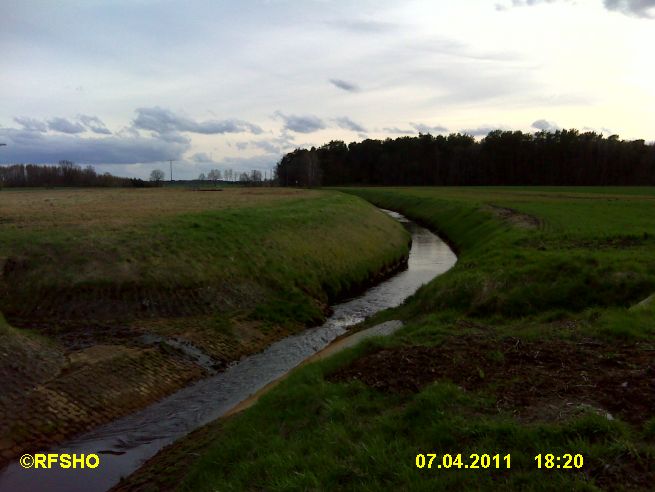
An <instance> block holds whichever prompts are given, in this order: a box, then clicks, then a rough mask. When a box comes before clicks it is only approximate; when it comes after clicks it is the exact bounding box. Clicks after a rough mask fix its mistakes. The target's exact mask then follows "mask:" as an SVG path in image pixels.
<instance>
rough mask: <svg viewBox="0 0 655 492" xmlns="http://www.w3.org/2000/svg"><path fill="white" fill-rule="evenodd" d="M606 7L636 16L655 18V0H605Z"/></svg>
mask: <svg viewBox="0 0 655 492" xmlns="http://www.w3.org/2000/svg"><path fill="white" fill-rule="evenodd" d="M604 3H605V8H607V9H608V10H615V11H618V12H622V13H624V14H628V15H634V16H636V17H645V18H648V19H653V18H655V0H604Z"/></svg>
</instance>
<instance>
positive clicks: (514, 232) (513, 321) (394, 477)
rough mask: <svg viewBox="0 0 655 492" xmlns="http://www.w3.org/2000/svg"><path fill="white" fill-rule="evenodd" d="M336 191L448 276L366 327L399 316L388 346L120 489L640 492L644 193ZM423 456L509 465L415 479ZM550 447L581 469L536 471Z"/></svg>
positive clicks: (648, 422)
mask: <svg viewBox="0 0 655 492" xmlns="http://www.w3.org/2000/svg"><path fill="white" fill-rule="evenodd" d="M344 191H346V192H348V193H352V194H356V195H358V196H361V197H364V198H366V199H367V200H369V201H371V202H372V203H374V204H376V205H379V206H382V207H385V208H390V209H394V210H398V211H401V212H403V213H404V214H406V215H407V216H409V217H411V218H413V219H416V220H418V221H420V222H423V223H424V224H426V225H428V226H430V227H432V228H433V229H435V230H438V231H440V232H441V233H442V234H444V235H445V236H447V237H448V239H449V240H450V241H451V242H452V243H453V245H454V246H455V247H456V249H457V251H458V253H459V261H458V263H457V265H456V266H455V267H454V268H453V269H452V270H451V271H450V272H448V273H447V274H445V275H443V276H442V277H439V278H437V279H436V280H434V281H433V282H431V283H430V284H428V285H426V286H424V287H423V288H421V289H420V290H419V292H418V293H417V294H416V295H415V296H413V297H412V298H411V299H410V300H409V302H407V303H406V304H405V305H403V306H401V307H400V308H397V309H396V310H392V311H390V312H385V313H383V314H382V315H380V316H379V317H378V320H384V319H393V318H396V319H397V318H400V319H404V320H405V322H406V327H405V328H404V329H402V330H401V331H399V332H398V333H397V334H396V335H394V336H392V337H391V338H388V339H378V340H374V341H370V342H367V343H364V344H362V345H360V346H358V347H356V348H354V349H351V350H348V351H346V352H343V353H341V354H339V355H337V356H335V357H332V358H331V359H328V360H326V361H324V362H320V363H316V364H312V365H310V366H308V367H306V368H303V369H301V370H299V371H297V372H296V373H294V374H293V375H292V376H291V377H290V378H289V379H287V380H286V381H284V382H283V383H281V384H280V385H279V386H278V387H277V388H276V389H274V390H273V391H271V392H270V393H269V394H267V395H265V396H264V397H263V398H262V399H261V400H260V401H259V403H258V404H256V405H255V406H254V407H252V408H250V409H248V410H246V411H244V412H243V413H242V414H240V415H237V416H235V417H232V418H230V419H228V420H225V421H217V422H216V423H215V424H213V425H211V426H208V427H206V428H204V429H202V430H200V431H198V432H196V433H195V434H194V435H192V436H191V438H190V439H189V440H187V441H186V442H182V443H181V444H180V445H178V446H175V447H173V449H172V450H170V451H168V453H164V455H163V456H162V457H160V459H159V461H157V460H156V461H155V462H154V464H153V466H152V467H150V468H146V469H145V470H143V471H142V472H141V473H140V474H139V475H137V477H136V478H134V479H133V480H134V481H133V482H132V484H133V485H134V486H135V487H137V488H138V487H141V486H143V487H144V488H146V489H147V487H148V486H150V487H153V486H158V487H168V488H175V489H181V490H194V491H196V490H215V489H220V490H248V489H263V488H265V489H267V490H295V489H322V490H335V489H338V490H343V489H347V490H352V489H357V490H360V489H361V490H497V489H512V490H519V489H520V490H565V489H566V490H599V489H612V490H621V489H626V490H627V489H631V490H633V489H638V490H649V489H651V488H652V484H653V481H654V480H655V440H654V436H655V433H654V430H655V392H654V391H653V389H654V387H653V384H654V381H655V373H654V371H653V368H652V353H653V350H654V349H655V344H653V334H654V333H653V331H654V330H655V326H654V325H653V320H654V319H655V302H653V300H652V297H651V298H650V300H649V301H644V302H641V304H640V301H643V300H644V299H647V298H649V296H650V295H651V294H652V293H653V292H654V291H655V260H654V259H655V213H653V212H654V211H655V190H653V189H652V188H650V189H649V188H644V189H619V188H614V189H575V188H556V189H543V188H540V189H532V188H477V189H475V188H466V189H463V188H449V189H440V188H406V189H392V188H378V189H364V188H362V189H345V190H344ZM194 439H198V440H200V441H202V447H201V449H200V450H199V449H197V448H196V449H194V453H200V457H199V458H194V457H193V456H195V454H194V455H193V456H191V455H189V454H186V455H184V454H180V452H179V450H180V449H182V450H183V449H185V447H186V448H187V449H188V447H193V440H194ZM176 450H177V451H176ZM176 452H177V454H176ZM427 453H436V454H438V455H443V454H445V453H449V454H452V455H453V456H455V455H457V454H459V453H461V454H462V455H463V457H464V463H468V462H469V461H470V460H469V459H468V457H469V456H470V454H472V453H477V454H489V455H492V456H493V455H495V454H497V453H498V454H500V455H501V456H505V455H506V454H510V455H511V469H509V470H507V469H492V468H489V469H476V470H473V469H465V468H457V467H453V468H450V469H427V468H424V469H417V467H416V455H417V454H427ZM565 453H571V454H573V455H576V454H581V455H582V456H583V459H584V465H583V466H582V468H579V469H578V468H573V469H561V468H560V469H557V468H553V469H538V468H537V462H536V461H535V457H536V456H537V455H539V454H542V455H545V454H553V455H558V456H563V455H564V454H565ZM167 455H168V456H169V457H173V459H178V460H180V462H179V464H178V467H177V469H175V468H172V469H168V470H165V469H164V468H163V467H160V468H157V463H162V462H166V459H167ZM560 464H561V463H560ZM125 487H126V488H129V487H130V482H127V483H126V484H125Z"/></svg>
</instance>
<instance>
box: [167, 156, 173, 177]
mask: <svg viewBox="0 0 655 492" xmlns="http://www.w3.org/2000/svg"><path fill="white" fill-rule="evenodd" d="M168 162H170V163H171V183H172V182H173V160H172V159H171V160H169V161H168Z"/></svg>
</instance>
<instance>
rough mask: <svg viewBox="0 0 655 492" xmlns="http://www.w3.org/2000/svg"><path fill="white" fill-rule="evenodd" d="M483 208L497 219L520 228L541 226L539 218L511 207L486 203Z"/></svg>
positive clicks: (537, 227)
mask: <svg viewBox="0 0 655 492" xmlns="http://www.w3.org/2000/svg"><path fill="white" fill-rule="evenodd" d="M484 209H485V210H487V211H489V212H491V213H492V214H493V215H495V216H496V217H498V218H499V219H502V220H503V221H505V222H508V223H509V224H511V225H513V226H515V227H519V228H521V229H539V228H540V227H541V220H539V219H538V218H536V217H534V216H532V215H528V214H524V213H522V212H519V211H517V210H514V209H511V208H506V207H499V206H497V205H486V206H485V207H484Z"/></svg>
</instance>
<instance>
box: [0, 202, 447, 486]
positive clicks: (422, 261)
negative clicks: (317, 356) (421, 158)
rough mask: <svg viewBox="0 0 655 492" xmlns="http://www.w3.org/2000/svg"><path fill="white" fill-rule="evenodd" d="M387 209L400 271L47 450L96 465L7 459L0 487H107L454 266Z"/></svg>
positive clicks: (419, 230) (441, 246) (443, 251)
mask: <svg viewBox="0 0 655 492" xmlns="http://www.w3.org/2000/svg"><path fill="white" fill-rule="evenodd" d="M387 213H389V214H390V215H391V216H392V217H394V218H395V219H397V220H399V221H400V222H402V223H403V225H404V226H405V227H406V228H407V229H408V230H409V232H410V233H411V235H412V248H411V251H410V254H409V261H408V266H407V269H406V270H403V271H402V272H400V273H398V274H396V275H395V276H393V277H391V278H390V279H388V280H386V281H384V282H381V283H380V284H378V285H376V286H374V287H372V288H370V289H369V290H367V291H366V292H365V293H364V294H362V295H361V296H358V297H356V298H353V299H351V300H348V301H346V302H343V303H341V304H337V305H335V306H333V310H334V312H333V314H332V316H330V318H329V319H328V320H327V321H326V322H325V323H324V324H323V325H322V326H319V327H316V328H310V329H308V330H305V331H304V332H302V333H299V334H298V335H293V336H290V337H287V338H285V339H283V340H280V341H278V342H276V343H274V344H273V345H271V346H270V347H268V348H267V349H266V350H264V351H263V352H261V353H259V354H255V355H252V356H249V357H246V358H244V359H243V360H241V361H240V362H238V363H237V364H234V365H233V366H231V367H229V368H228V369H227V370H225V371H224V372H222V373H219V374H216V375H215V376H212V377H210V378H207V379H204V380H202V381H199V382H197V383H195V384H193V385H191V386H188V387H186V388H184V389H182V390H180V391H178V392H177V393H174V394H172V395H170V396H169V397H167V398H164V399H163V400H161V401H159V402H157V403H155V404H153V405H151V406H149V407H147V408H145V409H143V410H141V411H140V412H137V413H134V414H132V415H129V416H127V417H124V418H122V419H119V420H116V421H114V422H111V423H109V424H106V425H103V426H101V427H99V428H97V429H95V430H94V431H92V432H90V433H88V434H85V435H83V436H80V437H79V438H77V439H75V440H73V441H70V442H68V443H66V444H64V445H62V446H60V447H59V448H57V449H55V450H53V451H52V452H61V453H64V452H65V453H71V454H72V453H86V454H88V453H97V454H100V466H99V467H98V468H97V469H95V470H79V469H78V470H70V469H69V470H62V469H59V468H52V469H50V470H44V469H38V470H35V469H29V470H25V469H23V468H21V467H20V466H19V465H18V463H12V464H11V465H9V466H8V467H7V468H6V469H5V470H4V471H3V472H2V473H1V474H0V491H12V492H19V491H23V490H25V491H28V490H29V491H38V490H44V491H45V490H47V491H62V492H63V491H66V492H75V491H85V492H87V491H103V490H107V489H109V488H111V487H112V486H113V485H115V484H116V483H117V482H118V481H119V480H120V478H121V477H124V476H127V475H129V474H130V473H132V472H133V471H135V470H136V469H137V468H139V466H141V464H142V463H143V462H144V461H145V460H147V459H148V458H150V457H151V456H153V455H154V454H156V453H157V452H158V451H159V450H160V449H161V448H163V447H164V446H166V445H168V444H170V443H172V442H174V441H175V440H177V439H179V438H180V437H182V436H184V435H186V434H188V433H189V432H191V431H193V430H194V429H196V428H198V427H200V426H202V425H204V424H207V423H209V422H211V421H212V420H215V419H216V418H218V417H220V416H221V415H224V414H225V413H227V411H228V410H230V409H231V408H233V407H234V406H235V405H237V404H238V403H239V402H241V401H243V400H245V399H246V398H248V397H249V396H250V395H252V394H253V393H255V392H256V391H257V390H259V389H261V388H263V387H264V386H265V385H267V384H268V383H270V382H272V381H274V380H276V379H278V378H279V377H281V376H283V375H284V374H285V373H287V372H288V371H289V370H291V369H293V368H294V367H296V366H297V365H298V364H300V363H301V362H302V361H303V360H305V359H307V358H308V357H310V356H311V355H313V354H314V353H316V352H317V351H319V350H321V349H322V348H324V347H325V346H327V345H328V344H329V343H330V342H331V341H332V340H334V339H335V338H336V337H338V336H340V335H342V334H344V333H345V332H346V331H347V328H348V327H349V326H352V325H354V324H357V323H359V322H360V321H363V320H364V319H366V318H367V317H369V316H371V315H373V314H375V313H377V312H378V311H380V310H382V309H386V308H390V307H395V306H398V305H400V304H401V303H402V302H403V301H404V300H405V299H406V298H407V297H409V296H410V295H412V294H413V293H414V292H416V290H417V289H418V288H419V287H420V286H421V285H423V284H425V283H427V282H429V281H430V280H432V279H433V278H434V277H436V276H437V275H440V274H442V273H444V272H445V271H447V270H449V269H450V268H451V267H452V266H453V265H454V264H455V262H456V261H457V258H456V256H455V254H454V253H453V252H452V251H451V249H450V248H449V247H448V246H447V245H446V244H445V243H444V242H443V241H442V240H441V239H439V237H437V236H436V235H434V234H432V233H431V232H430V231H428V230H427V229H425V228H423V227H420V226H418V225H417V224H415V223H414V222H411V221H409V220H407V219H406V218H405V217H403V216H402V215H400V214H397V213H395V212H390V211H387Z"/></svg>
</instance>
